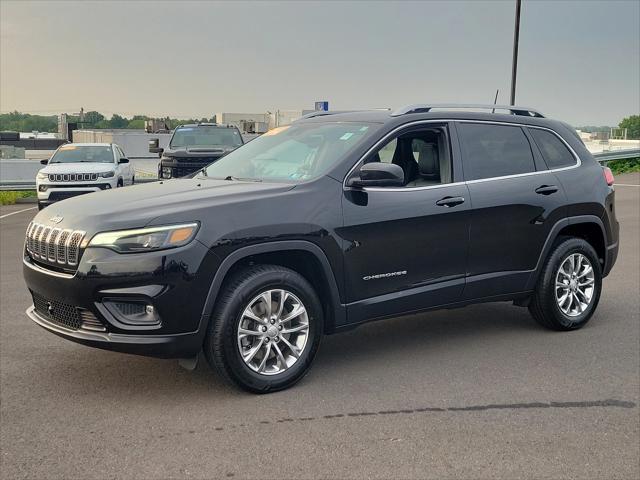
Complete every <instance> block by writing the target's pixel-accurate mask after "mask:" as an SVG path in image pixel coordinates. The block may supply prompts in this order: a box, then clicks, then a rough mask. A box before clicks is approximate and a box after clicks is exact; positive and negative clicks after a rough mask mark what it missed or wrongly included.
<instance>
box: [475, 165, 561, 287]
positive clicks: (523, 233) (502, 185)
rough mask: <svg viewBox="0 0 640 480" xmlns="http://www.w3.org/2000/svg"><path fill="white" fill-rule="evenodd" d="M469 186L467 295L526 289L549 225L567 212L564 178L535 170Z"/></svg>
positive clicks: (547, 233)
mask: <svg viewBox="0 0 640 480" xmlns="http://www.w3.org/2000/svg"><path fill="white" fill-rule="evenodd" d="M468 187H469V194H470V197H471V202H472V204H473V215H472V217H471V229H470V248H469V263H468V265H469V266H468V278H467V286H466V287H465V294H464V298H465V299H471V298H478V297H484V296H488V295H498V294H503V293H511V292H518V291H522V290H524V289H525V286H526V283H527V280H528V279H529V276H530V273H531V271H532V270H534V269H535V267H536V264H537V261H538V257H539V254H540V252H541V251H542V247H543V245H544V242H545V241H546V239H547V236H548V235H549V233H550V231H551V228H552V227H553V225H554V224H555V223H556V222H557V221H558V220H559V219H560V218H561V217H562V216H563V212H564V209H565V205H566V200H565V194H564V191H563V190H562V186H561V184H560V182H559V181H558V179H557V178H556V176H555V174H553V173H552V172H536V173H535V174H532V175H525V176H520V177H511V178H503V179H494V180H487V181H476V182H469V183H468ZM554 187H557V188H554ZM536 190H538V192H536Z"/></svg>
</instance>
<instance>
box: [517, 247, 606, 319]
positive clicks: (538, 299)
mask: <svg viewBox="0 0 640 480" xmlns="http://www.w3.org/2000/svg"><path fill="white" fill-rule="evenodd" d="M601 290H602V270H601V267H600V262H599V260H598V255H597V254H596V252H595V250H594V249H593V247H592V246H591V245H590V244H589V243H588V242H586V241H585V240H583V239H581V238H568V239H565V240H563V241H561V242H560V243H558V244H557V245H556V246H555V248H554V250H553V251H552V252H551V255H550V256H549V258H548V259H547V262H546V264H545V266H544V268H543V270H542V273H541V275H540V279H539V280H538V285H537V286H536V291H535V293H534V295H533V298H532V301H531V303H530V305H529V311H530V312H531V315H532V316H533V318H534V319H535V320H536V321H537V322H538V323H539V324H541V325H543V326H545V327H547V328H551V329H553V330H576V329H578V328H581V327H583V326H584V325H585V324H586V323H587V322H588V321H589V320H590V319H591V316H592V315H593V313H594V311H595V309H596V307H597V305H598V301H599V300H600V292H601Z"/></svg>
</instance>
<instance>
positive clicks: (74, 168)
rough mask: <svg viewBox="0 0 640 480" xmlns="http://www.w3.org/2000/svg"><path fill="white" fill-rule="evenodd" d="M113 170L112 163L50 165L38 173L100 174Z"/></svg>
mask: <svg viewBox="0 0 640 480" xmlns="http://www.w3.org/2000/svg"><path fill="white" fill-rule="evenodd" d="M114 169H115V164H114V163H99V162H96V163H82V162H76V163H50V164H48V165H47V166H46V167H44V168H41V169H40V173H100V172H109V171H111V170H114Z"/></svg>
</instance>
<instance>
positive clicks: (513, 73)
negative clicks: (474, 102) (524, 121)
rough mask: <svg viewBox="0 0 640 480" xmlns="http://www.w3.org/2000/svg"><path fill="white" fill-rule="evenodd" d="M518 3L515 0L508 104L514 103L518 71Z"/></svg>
mask: <svg viewBox="0 0 640 480" xmlns="http://www.w3.org/2000/svg"><path fill="white" fill-rule="evenodd" d="M520 3H521V0H516V21H515V26H514V30H513V60H512V62H511V100H510V105H515V104H516V76H517V73H518V41H519V39H520Z"/></svg>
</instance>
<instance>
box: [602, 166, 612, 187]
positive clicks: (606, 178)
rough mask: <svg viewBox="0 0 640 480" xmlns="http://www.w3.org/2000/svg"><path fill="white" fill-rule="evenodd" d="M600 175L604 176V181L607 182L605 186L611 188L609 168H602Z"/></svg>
mask: <svg viewBox="0 0 640 480" xmlns="http://www.w3.org/2000/svg"><path fill="white" fill-rule="evenodd" d="M602 173H603V174H604V179H605V180H606V181H607V185H609V186H612V185H613V182H614V178H613V173H612V172H611V169H610V168H609V167H602Z"/></svg>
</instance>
